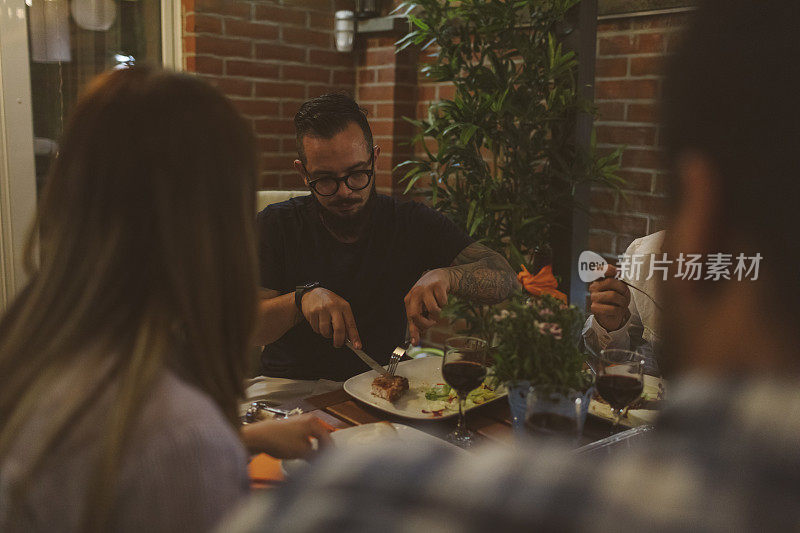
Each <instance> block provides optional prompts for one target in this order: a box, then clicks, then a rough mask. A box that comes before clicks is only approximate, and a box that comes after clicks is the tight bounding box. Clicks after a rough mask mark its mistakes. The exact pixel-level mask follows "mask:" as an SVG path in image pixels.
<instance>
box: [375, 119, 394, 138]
mask: <svg viewBox="0 0 800 533" xmlns="http://www.w3.org/2000/svg"><path fill="white" fill-rule="evenodd" d="M370 127H371V128H372V134H373V135H393V134H394V121H393V120H380V119H377V120H376V119H373V120H371V121H370Z"/></svg>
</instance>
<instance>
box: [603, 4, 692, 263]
mask: <svg viewBox="0 0 800 533" xmlns="http://www.w3.org/2000/svg"><path fill="white" fill-rule="evenodd" d="M690 16H691V14H690V13H683V14H670V15H653V16H646V17H634V18H618V19H611V20H604V21H601V22H600V23H599V24H598V28H597V62H596V64H595V67H596V82H595V101H596V103H597V105H598V108H599V113H600V116H599V118H598V120H597V121H596V122H595V124H596V126H597V142H598V146H599V147H600V148H601V149H603V150H604V151H611V150H613V149H615V148H619V147H622V148H624V151H623V155H622V171H621V172H620V175H621V176H622V177H623V178H625V179H626V180H627V184H626V185H625V186H623V188H622V191H621V192H617V191H613V190H610V189H606V188H601V187H594V189H593V190H592V197H591V211H590V212H591V230H590V235H589V247H590V248H591V249H592V250H595V251H597V252H600V253H603V254H607V255H616V254H619V253H622V252H623V251H624V250H625V248H627V246H628V245H629V244H630V242H631V241H632V240H633V239H635V238H637V237H641V236H643V235H647V234H650V233H654V232H656V231H659V230H662V229H664V215H665V211H666V198H665V194H666V184H665V180H666V179H667V178H668V171H667V168H666V164H665V161H664V157H663V156H664V153H663V146H662V144H661V131H660V128H659V126H658V108H657V105H658V103H657V101H658V98H659V96H660V94H661V85H662V80H663V66H664V59H665V57H666V55H667V54H668V53H669V52H670V51H671V50H673V49H674V46H675V43H676V42H677V38H678V35H679V34H678V32H679V30H680V29H681V28H682V27H683V26H684V25H685V24H686V22H687V20H688V17H690Z"/></svg>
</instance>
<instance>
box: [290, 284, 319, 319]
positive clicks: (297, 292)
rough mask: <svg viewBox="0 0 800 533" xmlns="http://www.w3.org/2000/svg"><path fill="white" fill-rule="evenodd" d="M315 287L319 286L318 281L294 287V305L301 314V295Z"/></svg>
mask: <svg viewBox="0 0 800 533" xmlns="http://www.w3.org/2000/svg"><path fill="white" fill-rule="evenodd" d="M317 287H321V285H320V283H319V281H312V282H311V283H306V284H305V285H298V286H297V287H295V288H294V305H296V306H297V309H298V310H299V311H300V313H301V314H302V313H303V295H304V294H305V293H307V292H308V291H313V290H314V289H316V288H317Z"/></svg>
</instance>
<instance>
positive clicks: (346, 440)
mask: <svg viewBox="0 0 800 533" xmlns="http://www.w3.org/2000/svg"><path fill="white" fill-rule="evenodd" d="M331 439H333V444H334V446H336V447H337V448H354V447H358V446H370V447H374V446H376V444H378V443H381V442H408V443H415V444H421V445H424V446H426V447H432V448H437V447H438V448H447V449H450V450H453V451H455V452H456V453H466V452H465V451H464V450H462V449H461V448H459V447H458V446H454V445H452V444H450V443H449V442H446V441H444V440H442V439H439V438H436V437H434V436H433V435H428V434H427V433H425V432H423V431H420V430H418V429H414V428H412V427H409V426H405V425H403V424H397V423H394V422H375V423H373V424H363V425H361V426H353V427H350V428H346V429H340V430H337V431H334V432H333V433H331ZM307 465H308V462H306V461H304V460H303V459H292V460H288V461H281V468H283V473H284V474H286V476H287V477H291V476H292V475H295V474H297V472H299V471H300V470H302V469H303V468H305V467H306V466H307Z"/></svg>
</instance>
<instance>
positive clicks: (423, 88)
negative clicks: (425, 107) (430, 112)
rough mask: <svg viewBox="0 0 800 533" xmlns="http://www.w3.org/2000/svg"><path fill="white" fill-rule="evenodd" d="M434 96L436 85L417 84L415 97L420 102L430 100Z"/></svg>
mask: <svg viewBox="0 0 800 533" xmlns="http://www.w3.org/2000/svg"><path fill="white" fill-rule="evenodd" d="M434 98H436V86H435V85H431V84H426V85H419V86H418V89H417V99H418V100H419V101H421V102H424V101H428V102H430V101H432V100H433V99H434Z"/></svg>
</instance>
